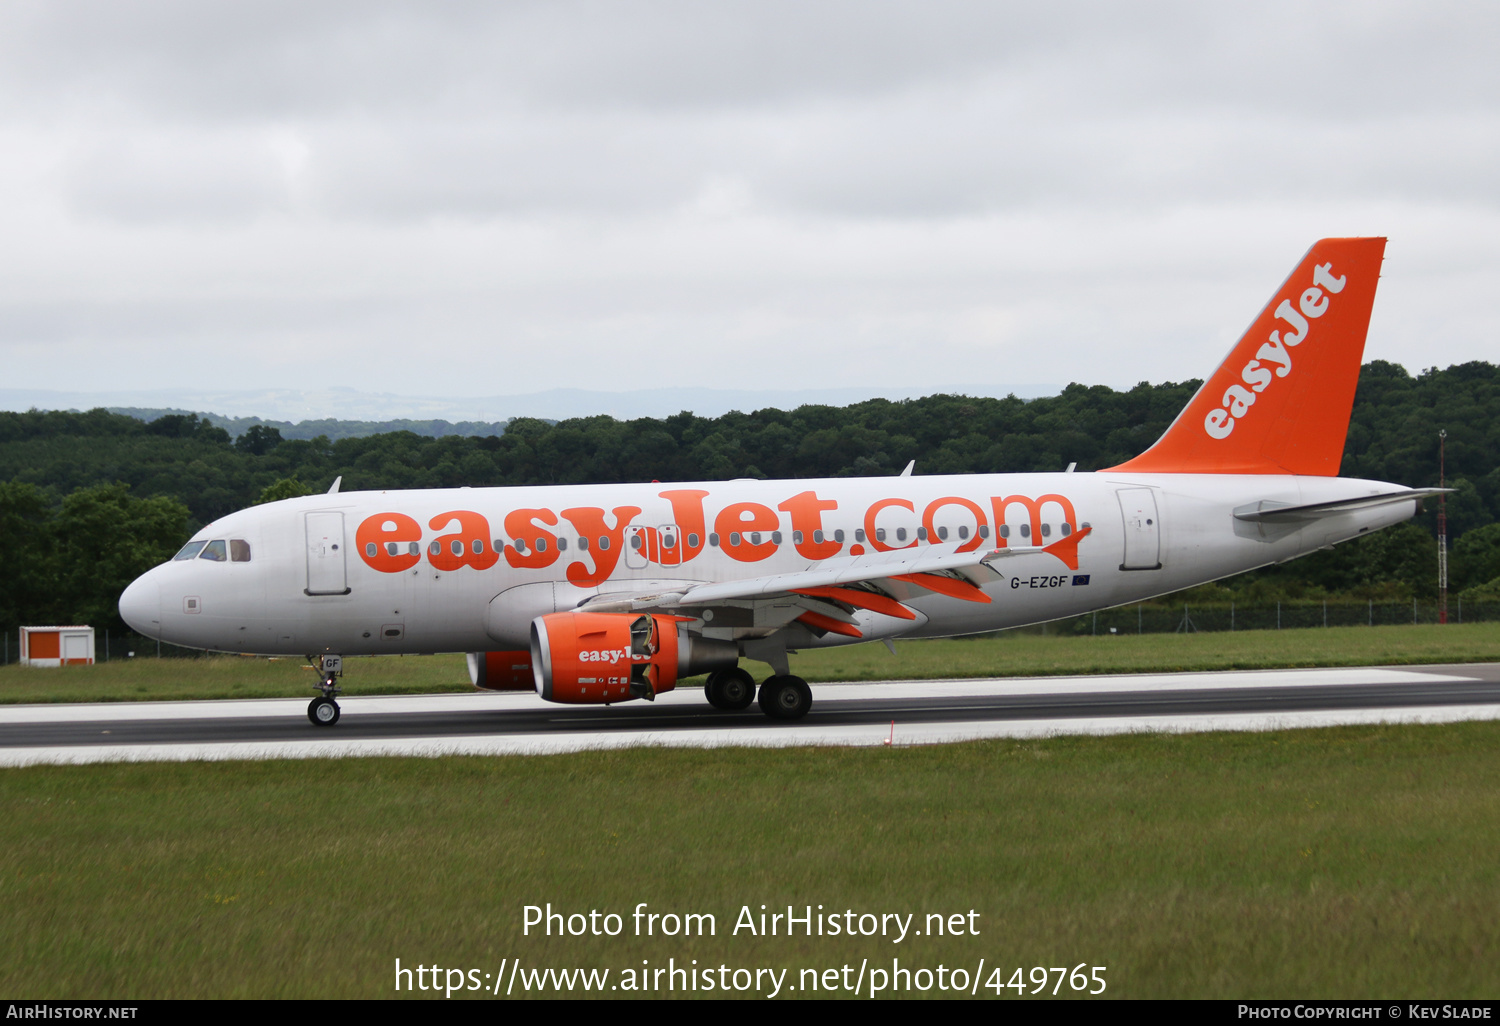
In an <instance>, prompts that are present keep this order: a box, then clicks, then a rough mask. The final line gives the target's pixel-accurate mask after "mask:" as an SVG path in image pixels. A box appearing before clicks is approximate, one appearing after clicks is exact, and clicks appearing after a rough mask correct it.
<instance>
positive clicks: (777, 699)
mask: <svg viewBox="0 0 1500 1026" xmlns="http://www.w3.org/2000/svg"><path fill="white" fill-rule="evenodd" d="M811 708H812V688H810V687H808V686H807V681H805V680H803V679H802V678H801V677H794V676H792V675H791V674H789V673H787V674H777V675H776V676H774V677H767V678H766V681H765V683H764V684H762V685H761V686H760V711H761V712H763V713H765V714H766V715H767V716H769V717H771V719H773V720H800V719H801V718H802V717H804V716H806V715H807V710H809V709H811Z"/></svg>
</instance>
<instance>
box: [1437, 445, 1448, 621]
mask: <svg viewBox="0 0 1500 1026" xmlns="http://www.w3.org/2000/svg"><path fill="white" fill-rule="evenodd" d="M1447 440H1448V431H1447V429H1444V430H1441V431H1439V432H1438V487H1439V488H1446V487H1447V486H1448V482H1447V481H1446V479H1445V478H1444V467H1443V460H1444V457H1445V456H1446V451H1445V450H1446V448H1447ZM1447 622H1448V493H1447V492H1438V623H1447Z"/></svg>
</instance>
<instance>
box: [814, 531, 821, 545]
mask: <svg viewBox="0 0 1500 1026" xmlns="http://www.w3.org/2000/svg"><path fill="white" fill-rule="evenodd" d="M813 544H814V545H822V544H823V532H822V531H814V532H813Z"/></svg>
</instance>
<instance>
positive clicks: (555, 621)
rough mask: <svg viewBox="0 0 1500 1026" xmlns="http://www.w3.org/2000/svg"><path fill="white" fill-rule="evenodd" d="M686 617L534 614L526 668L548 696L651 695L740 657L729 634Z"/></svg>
mask: <svg viewBox="0 0 1500 1026" xmlns="http://www.w3.org/2000/svg"><path fill="white" fill-rule="evenodd" d="M689 622H690V621H688V620H687V619H686V618H685V617H680V616H664V615H661V614H652V613H589V612H573V613H551V614H549V615H547V616H539V617H537V618H536V619H535V620H533V621H531V671H532V675H533V679H534V683H535V685H536V693H537V694H539V695H541V696H542V697H543V698H545V699H546V700H547V701H549V702H566V703H571V704H577V705H594V704H602V703H610V702H628V701H630V700H631V699H632V698H644V699H646V700H647V701H648V702H649V701H654V700H655V698H656V696H657V695H659V694H662V693H664V692H667V691H671V690H672V689H673V688H675V687H676V686H677V680H678V678H679V677H691V676H693V675H695V674H699V673H704V672H706V671H708V670H717V669H724V668H728V667H731V666H735V665H737V664H738V662H739V649H738V647H737V646H736V645H735V644H734V642H732V641H722V640H719V639H717V638H705V637H703V636H701V635H697V634H693V633H692V632H690V631H689V630H688V629H687V624H688V623H689Z"/></svg>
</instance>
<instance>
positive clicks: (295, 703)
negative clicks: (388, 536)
mask: <svg viewBox="0 0 1500 1026" xmlns="http://www.w3.org/2000/svg"><path fill="white" fill-rule="evenodd" d="M1475 679H1477V678H1475V677H1470V676H1464V675H1462V674H1453V673H1446V674H1444V673H1421V672H1417V671H1414V670H1404V669H1384V668H1381V669H1351V668H1347V667H1336V668H1329V669H1306V670H1224V671H1220V672H1215V673H1141V674H1112V675H1108V676H1095V677H1001V678H973V679H954V680H896V681H885V682H881V683H874V684H860V683H854V684H814V685H813V686H812V688H813V700H814V701H815V702H817V703H823V702H852V701H861V700H871V699H874V700H881V699H890V700H900V699H912V698H1004V697H1010V696H1014V695H1094V694H1118V693H1125V692H1133V691H1198V690H1211V689H1215V688H1252V687H1267V688H1269V687H1276V688H1284V687H1324V686H1329V685H1340V684H1421V683H1424V682H1432V683H1440V682H1453V681H1463V680H1475ZM311 700H312V696H311V695H309V696H308V697H307V698H253V699H214V700H209V701H197V702H90V703H62V702H58V703H49V704H45V705H3V704H0V723H80V722H94V721H104V720H114V721H116V722H124V721H127V720H197V719H202V720H217V719H239V718H248V717H259V716H277V717H280V716H286V717H290V718H292V719H296V718H297V717H305V716H306V715H307V703H308V702H309V701H311ZM630 704H631V706H632V707H634V708H640V707H641V704H642V703H639V702H632V703H630ZM656 704H657V705H659V706H673V707H675V706H682V705H703V704H704V699H703V692H702V691H701V690H699V689H698V688H686V689H684V690H682V691H670V692H668V693H666V694H664V695H662V696H661V697H660V698H658V699H657V700H656ZM339 705H340V706H341V707H342V709H343V715H344V716H370V715H383V714H393V713H438V712H485V711H489V712H506V711H509V710H513V709H552V710H556V711H559V712H561V711H563V710H566V709H577V708H580V707H578V706H560V705H555V704H553V703H550V702H544V701H542V700H541V699H540V698H538V697H537V696H536V694H535V693H533V692H530V691H514V692H473V693H469V694H448V695H366V696H361V695H360V694H358V693H357V692H354V693H351V694H346V695H342V696H340V699H339ZM599 712H600V714H601V715H607V713H606V712H605V710H604V709H603V708H600V709H599ZM334 729H337V728H334Z"/></svg>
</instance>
